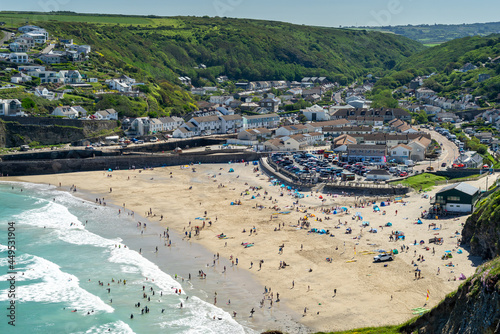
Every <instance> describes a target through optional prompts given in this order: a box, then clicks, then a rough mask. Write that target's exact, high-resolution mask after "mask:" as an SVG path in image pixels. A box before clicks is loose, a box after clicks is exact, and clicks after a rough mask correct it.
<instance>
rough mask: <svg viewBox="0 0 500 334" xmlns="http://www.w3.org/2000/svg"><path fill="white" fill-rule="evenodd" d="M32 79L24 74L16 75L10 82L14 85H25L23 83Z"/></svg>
mask: <svg viewBox="0 0 500 334" xmlns="http://www.w3.org/2000/svg"><path fill="white" fill-rule="evenodd" d="M31 79H32V78H31V77H30V76H29V75H26V74H24V73H21V72H19V73H16V74H14V75H13V76H12V77H10V82H12V83H23V82H28V81H31Z"/></svg>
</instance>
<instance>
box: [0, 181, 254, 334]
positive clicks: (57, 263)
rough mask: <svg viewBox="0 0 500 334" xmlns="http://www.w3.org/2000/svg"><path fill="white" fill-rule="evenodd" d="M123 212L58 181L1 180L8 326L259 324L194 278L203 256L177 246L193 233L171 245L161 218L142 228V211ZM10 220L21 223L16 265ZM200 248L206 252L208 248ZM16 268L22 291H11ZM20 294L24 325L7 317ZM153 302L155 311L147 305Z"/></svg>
mask: <svg viewBox="0 0 500 334" xmlns="http://www.w3.org/2000/svg"><path fill="white" fill-rule="evenodd" d="M21 189H22V190H23V191H21ZM117 211H118V209H117V208H116V207H110V206H108V207H105V206H99V205H95V204H94V203H92V202H88V201H83V200H81V199H79V198H76V197H73V196H71V195H70V194H68V193H65V192H62V191H59V190H57V189H56V188H55V187H48V186H46V185H34V184H27V183H0V315H1V317H0V333H109V332H111V333H254V329H255V326H253V327H254V328H253V329H251V328H250V327H252V326H251V324H250V323H247V324H245V321H248V320H245V321H240V322H242V324H240V323H238V322H237V321H236V320H235V319H234V318H233V317H232V314H230V313H229V312H230V311H229V310H223V309H222V308H219V307H217V306H215V305H214V303H213V302H208V300H211V299H212V296H211V294H213V293H214V291H208V290H214V288H213V286H204V285H203V284H202V283H196V284H192V280H195V279H196V280H197V281H201V280H200V279H198V278H195V277H197V275H198V271H196V270H195V269H194V266H196V265H199V266H201V265H202V264H201V263H194V264H193V263H192V261H190V260H187V254H184V253H186V251H185V250H182V251H180V252H182V253H183V254H179V253H180V252H179V251H177V252H176V251H175V249H176V244H181V243H182V242H183V241H181V240H175V238H172V239H171V240H173V245H172V246H171V247H168V246H165V240H164V239H162V238H160V237H159V234H161V231H162V230H160V229H159V226H157V227H158V228H157V230H154V232H153V231H152V230H151V229H153V228H154V226H152V227H150V226H148V227H147V228H146V229H143V228H138V227H137V217H133V216H131V215H130V214H126V213H125V211H124V210H123V212H122V213H121V214H118V213H117ZM12 222H13V223H14V224H9V223H12ZM9 226H11V227H12V226H13V227H14V229H15V231H13V228H11V229H10V230H11V232H13V233H14V234H10V236H11V237H13V238H14V241H15V258H13V259H14V260H15V263H14V268H9V258H8V238H9V234H8V233H9ZM148 229H149V230H148ZM141 230H142V231H143V232H142V234H140V232H139V231H141ZM144 231H145V232H144ZM171 233H172V232H171ZM125 245H128V247H125ZM154 245H159V246H160V250H159V252H156V250H155V247H154ZM140 246H143V247H144V248H143V250H142V252H141V254H140V253H139V252H138V247H140ZM184 247H186V246H184ZM134 249H135V250H134ZM193 252H194V253H195V254H196V252H198V253H199V256H195V257H196V258H200V259H202V258H203V256H202V255H201V254H202V253H203V251H201V250H199V249H198V250H193ZM157 253H160V256H159V255H158V254H157ZM190 255H193V254H192V253H191V254H190ZM155 256H156V257H155ZM183 256H185V259H184V260H183ZM148 258H150V259H152V260H150V259H148ZM156 259H157V260H158V261H156ZM162 261H163V262H162ZM200 261H202V262H203V263H206V259H202V260H200ZM157 263H159V264H160V265H158V264H157ZM11 264H12V263H11ZM160 266H161V268H160ZM177 270H178V271H177ZM11 271H15V272H16V274H15V289H14V291H15V292H14V293H15V298H11V297H12V296H9V295H11V293H9V290H10V288H11V285H10V283H9V281H8V280H9V279H10V277H11V275H10V274H8V272H11ZM188 271H189V273H191V274H192V275H193V278H192V280H191V281H190V280H188V279H187V272H188ZM176 273H179V274H180V273H183V276H182V278H184V279H182V278H181V275H179V276H178V277H175V274H176ZM209 276H211V275H210V274H209ZM209 278H210V277H209ZM209 278H208V279H209ZM208 279H207V280H208ZM112 280H114V282H112ZM119 280H121V282H120V283H118V282H119ZM124 280H126V284H124ZM99 281H100V282H103V285H100V284H99ZM108 284H109V285H108ZM108 288H109V289H110V291H109V292H108V290H107V289H108ZM176 289H177V292H179V289H180V291H181V293H176ZM221 289H229V290H231V285H230V284H225V285H223V286H222V287H221ZM152 290H153V291H154V293H155V294H154V295H153V294H152V293H153V291H152ZM143 293H146V294H147V297H149V300H148V299H147V298H143ZM186 297H188V299H187V300H186ZM204 297H205V298H204ZM12 300H14V301H15V323H14V324H15V326H12V325H10V324H9V323H8V322H9V321H11V320H10V319H9V318H8V317H7V315H8V314H9V311H8V310H7V307H8V306H9V305H11V304H10V303H11V301H12ZM139 302H140V307H136V304H137V303H139ZM181 303H182V308H181ZM219 303H220V302H219ZM145 306H147V307H148V308H149V309H150V312H149V313H148V314H141V313H142V312H141V311H142V309H143V308H144V307H145ZM226 306H227V305H226ZM131 315H133V319H132V318H131ZM214 318H215V319H214Z"/></svg>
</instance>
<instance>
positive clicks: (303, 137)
mask: <svg viewBox="0 0 500 334" xmlns="http://www.w3.org/2000/svg"><path fill="white" fill-rule="evenodd" d="M282 140H283V142H284V143H285V150H287V151H299V150H301V149H303V148H304V147H306V146H313V145H314V144H316V143H319V142H322V141H323V140H324V136H323V134H322V133H319V132H311V133H304V134H297V135H292V136H285V137H282Z"/></svg>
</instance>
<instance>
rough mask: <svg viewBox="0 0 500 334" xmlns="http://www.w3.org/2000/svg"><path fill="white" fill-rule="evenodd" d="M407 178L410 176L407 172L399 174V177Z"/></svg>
mask: <svg viewBox="0 0 500 334" xmlns="http://www.w3.org/2000/svg"><path fill="white" fill-rule="evenodd" d="M405 176H408V173H407V172H401V173H399V177H405Z"/></svg>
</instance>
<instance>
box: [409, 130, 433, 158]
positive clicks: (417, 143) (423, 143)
mask: <svg viewBox="0 0 500 334" xmlns="http://www.w3.org/2000/svg"><path fill="white" fill-rule="evenodd" d="M430 144H431V139H430V138H429V137H426V136H419V137H418V138H415V139H414V140H412V141H410V142H409V143H408V146H409V147H411V155H410V159H411V160H413V161H423V160H425V152H427V148H428V147H429V145H430Z"/></svg>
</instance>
